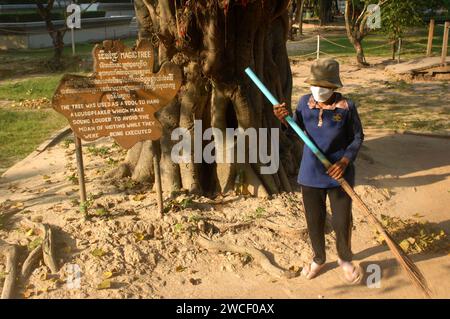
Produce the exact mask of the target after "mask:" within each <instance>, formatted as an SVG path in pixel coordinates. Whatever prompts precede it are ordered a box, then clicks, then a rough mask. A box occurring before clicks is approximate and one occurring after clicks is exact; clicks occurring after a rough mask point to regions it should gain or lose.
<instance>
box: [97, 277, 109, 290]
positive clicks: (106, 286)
mask: <svg viewBox="0 0 450 319" xmlns="http://www.w3.org/2000/svg"><path fill="white" fill-rule="evenodd" d="M109 288H111V280H109V279H105V280H103V281H102V282H101V283H100V284H99V285H98V286H97V289H99V290H102V289H109Z"/></svg>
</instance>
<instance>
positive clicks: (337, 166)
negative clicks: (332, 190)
mask: <svg viewBox="0 0 450 319" xmlns="http://www.w3.org/2000/svg"><path fill="white" fill-rule="evenodd" d="M349 163H350V159H348V158H347V157H345V156H344V157H343V158H341V159H340V160H339V161H337V162H336V163H334V164H333V165H331V166H330V168H329V169H328V171H327V172H328V175H330V177H331V178H334V179H336V180H338V179H339V178H341V177H342V176H344V173H345V170H346V169H347V166H348V164H349Z"/></svg>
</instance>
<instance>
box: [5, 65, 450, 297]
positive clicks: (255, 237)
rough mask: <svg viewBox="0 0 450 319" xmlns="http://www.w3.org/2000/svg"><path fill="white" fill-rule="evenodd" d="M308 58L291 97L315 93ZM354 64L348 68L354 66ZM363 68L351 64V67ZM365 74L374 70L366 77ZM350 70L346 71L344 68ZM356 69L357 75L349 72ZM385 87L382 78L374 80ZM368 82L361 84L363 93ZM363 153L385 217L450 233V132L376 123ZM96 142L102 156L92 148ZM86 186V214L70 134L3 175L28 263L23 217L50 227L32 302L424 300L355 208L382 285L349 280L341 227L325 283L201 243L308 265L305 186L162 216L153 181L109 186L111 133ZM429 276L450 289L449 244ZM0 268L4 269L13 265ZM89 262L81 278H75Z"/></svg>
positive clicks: (430, 264) (30, 286)
mask: <svg viewBox="0 0 450 319" xmlns="http://www.w3.org/2000/svg"><path fill="white" fill-rule="evenodd" d="M307 68H308V65H307V64H306V65H303V64H302V65H301V66H300V65H295V66H294V68H293V71H294V74H297V76H296V79H295V82H294V85H295V87H296V91H295V94H294V97H293V99H294V100H295V99H297V98H298V96H299V95H301V94H303V93H305V92H306V86H304V85H303V84H302V79H303V77H306V74H307ZM346 68H347V67H346ZM346 68H344V70H343V71H344V72H349V73H348V74H347V75H345V77H346V80H347V83H348V84H350V85H349V86H348V88H347V89H346V90H349V91H350V90H351V89H352V86H351V84H352V83H354V84H355V87H356V83H357V82H358V85H359V86H360V87H364V86H370V84H371V83H377V82H376V81H374V79H381V78H384V77H385V75H384V74H383V73H382V70H379V69H376V68H375V69H371V70H362V71H359V70H356V69H354V67H352V66H350V67H348V68H349V69H346ZM351 68H353V69H351ZM352 70H353V71H352ZM355 72H361V73H364V74H366V76H362V74H361V73H355ZM344 74H345V73H344ZM351 77H353V78H354V80H353V82H351V81H350V78H351ZM374 85H375V84H374ZM357 89H358V88H357V87H356V90H357ZM366 133H367V138H366V142H365V144H364V146H363V148H362V150H361V153H360V156H359V158H358V160H357V163H356V164H357V171H358V178H357V187H356V191H357V192H358V194H360V195H361V196H362V197H363V199H364V201H366V202H367V204H368V205H369V206H370V207H371V208H372V209H373V210H374V211H375V212H376V213H377V214H378V215H380V214H385V215H391V216H398V217H401V218H412V216H413V215H415V214H420V215H422V216H424V217H420V218H421V219H423V220H424V219H426V220H429V221H430V222H433V223H435V225H436V227H438V228H440V229H444V230H445V231H446V232H448V231H449V230H450V222H449V217H450V211H449V208H448V207H449V206H450V196H449V192H450V178H449V174H450V161H449V158H450V140H449V139H443V138H429V137H420V136H410V135H404V134H395V133H393V132H389V131H382V130H367V131H366ZM93 145H95V147H96V150H99V149H100V148H101V147H105V148H103V151H102V152H96V151H95V149H93V148H91V151H90V152H89V151H87V150H88V149H89V146H91V147H92V146H93ZM84 149H85V150H86V158H85V165H86V175H87V188H88V192H89V194H90V195H91V196H90V197H91V198H92V206H91V208H90V213H91V214H92V215H93V216H92V218H90V219H88V220H86V219H84V217H83V216H82V214H81V213H80V212H79V210H78V203H77V202H76V201H77V198H78V194H77V186H76V180H75V179H74V178H73V177H71V176H73V174H74V173H75V170H76V162H75V156H74V145H73V143H72V144H70V143H66V142H62V143H60V144H58V145H56V146H54V147H52V148H50V149H48V150H47V151H45V152H43V153H41V154H40V155H38V156H36V157H33V158H28V159H26V160H24V161H22V162H21V163H18V164H17V165H16V166H14V167H13V168H11V169H10V170H9V171H8V172H7V173H6V174H5V175H4V176H3V177H2V178H1V179H0V203H2V202H5V201H7V200H8V201H9V202H6V204H5V203H4V206H3V207H4V211H3V212H4V213H7V212H8V211H13V212H14V211H15V212H16V213H14V214H11V215H8V218H4V220H3V221H2V222H3V227H0V240H4V241H7V242H10V243H16V244H18V245H20V246H21V247H22V248H21V253H20V260H21V261H22V262H23V260H24V259H25V256H26V255H27V247H30V246H32V244H33V242H35V240H36V238H37V237H36V235H35V234H33V233H30V232H29V231H28V229H24V228H23V227H21V226H20V220H21V219H22V218H25V217H26V218H30V219H32V220H35V221H42V222H43V223H47V224H49V225H51V226H52V227H53V229H54V231H55V248H56V249H55V252H56V255H57V259H58V260H57V261H58V264H59V267H60V271H59V272H58V273H57V274H53V275H52V274H50V273H49V270H48V269H47V267H46V266H45V265H43V264H42V263H40V264H39V265H38V266H37V267H36V269H35V270H34V271H33V273H32V274H31V276H30V277H29V278H28V279H26V280H20V285H19V287H18V289H17V291H18V293H17V297H23V298H177V297H181V298H195V297H198V298H208V297H209V298H352V297H358V298H417V297H419V298H420V297H421V294H420V292H418V291H417V290H416V289H415V288H414V287H413V286H412V285H411V283H410V282H409V280H408V278H407V277H406V276H405V274H404V273H402V271H401V270H400V268H399V266H398V265H397V264H396V262H395V260H394V259H393V257H392V255H391V254H390V252H389V251H388V250H387V248H386V247H385V246H383V245H380V244H378V243H377V242H376V241H375V240H374V236H375V234H374V231H373V229H372V227H371V225H370V224H368V223H367V222H366V219H365V218H364V217H362V215H361V214H360V212H359V211H358V210H357V209H355V210H354V219H355V221H354V231H353V250H354V253H355V260H356V261H357V262H358V263H360V265H361V266H362V267H363V269H364V270H367V267H368V265H370V264H377V265H379V266H380V267H381V270H382V279H381V287H380V288H368V287H367V285H366V282H367V281H366V278H367V276H368V275H369V273H367V272H366V276H365V278H364V280H363V282H362V284H361V285H357V286H348V285H346V284H345V282H344V280H343V278H342V274H341V270H340V268H339V267H338V266H337V263H336V253H335V249H334V234H333V232H332V230H331V227H330V226H329V225H328V226H327V229H328V231H327V232H328V234H327V235H326V240H327V246H328V264H327V266H326V269H325V271H324V272H323V273H322V274H321V275H320V276H319V277H318V278H316V279H314V280H312V281H307V280H306V279H304V278H302V277H295V278H292V279H280V278H275V277H273V276H271V275H270V274H268V273H267V272H265V271H264V270H262V268H261V267H260V266H259V265H258V264H257V263H256V261H255V260H254V259H253V258H252V257H250V256H248V255H239V254H233V253H213V252H209V251H207V250H205V249H202V248H201V247H200V246H199V245H198V244H197V242H196V239H197V236H198V234H199V233H206V234H209V235H213V238H214V240H221V241H225V242H228V243H233V244H237V245H241V246H252V247H255V248H258V249H260V250H262V251H263V252H264V253H265V254H266V255H267V256H268V257H269V259H270V260H271V261H272V263H274V264H275V265H278V266H279V267H281V268H284V269H292V270H293V271H298V270H299V269H301V267H302V266H303V265H304V264H305V263H306V262H308V261H309V260H310V258H311V250H310V248H309V242H308V238H307V232H306V224H305V219H304V216H303V207H302V204H301V194H300V193H299V192H298V191H296V192H294V193H292V194H283V195H280V196H276V197H274V198H273V199H270V200H269V199H256V198H246V197H243V196H233V195H230V196H227V197H224V198H215V199H208V198H203V197H187V196H186V195H183V194H178V195H176V196H174V198H173V199H168V200H167V201H166V205H167V206H169V207H171V209H170V210H169V211H168V212H167V214H166V215H165V217H164V218H160V217H159V216H158V215H157V214H156V206H155V195H154V193H153V192H152V191H148V188H146V187H145V186H144V187H140V186H136V185H133V184H132V183H130V182H129V181H122V182H120V183H117V184H116V185H110V184H103V183H102V181H101V176H102V174H103V173H104V171H105V169H107V168H108V166H110V165H114V163H115V161H117V160H120V159H121V158H122V157H123V152H121V151H119V150H117V149H116V148H114V146H112V143H111V142H110V141H108V140H101V141H98V142H97V143H95V144H88V145H86V147H85V148H84ZM412 258H413V260H415V261H416V263H417V265H418V266H419V267H420V269H421V270H422V271H423V273H424V274H425V276H426V278H427V280H428V282H429V283H430V285H431V287H432V290H433V292H434V296H436V297H441V298H449V297H450V284H449V282H448V281H446V280H442V279H443V278H447V277H448V276H449V274H450V260H449V255H448V249H447V250H444V251H440V252H439V253H431V252H425V253H421V254H416V255H414V256H412ZM2 267H3V266H2V265H1V264H0V273H2V271H4V268H2ZM74 269H79V270H80V272H81V275H80V281H79V283H80V286H77V285H76V284H75V285H74V284H73V282H69V284H70V283H72V286H70V285H68V278H70V277H71V275H72V273H71V271H73V270H74Z"/></svg>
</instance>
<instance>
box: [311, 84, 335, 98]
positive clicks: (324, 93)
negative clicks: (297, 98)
mask: <svg viewBox="0 0 450 319" xmlns="http://www.w3.org/2000/svg"><path fill="white" fill-rule="evenodd" d="M311 93H312V95H313V97H314V100H316V101H317V102H325V101H327V100H328V99H329V98H330V97H331V96H332V95H333V93H334V90H333V89H329V88H323V87H320V86H311Z"/></svg>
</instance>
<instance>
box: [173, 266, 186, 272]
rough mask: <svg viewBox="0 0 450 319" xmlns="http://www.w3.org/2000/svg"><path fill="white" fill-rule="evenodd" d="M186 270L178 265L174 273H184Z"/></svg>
mask: <svg viewBox="0 0 450 319" xmlns="http://www.w3.org/2000/svg"><path fill="white" fill-rule="evenodd" d="M185 270H186V267H183V266H181V265H179V266H177V267H176V268H175V271H176V272H183V271H185Z"/></svg>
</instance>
